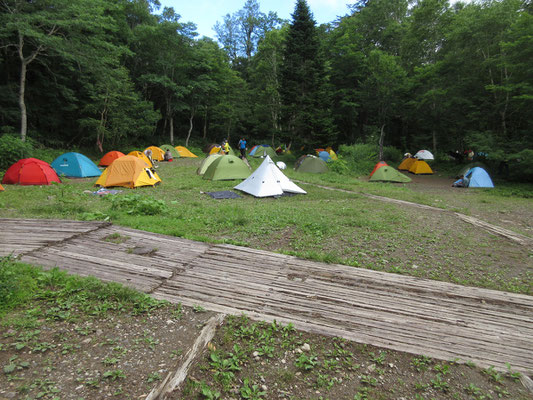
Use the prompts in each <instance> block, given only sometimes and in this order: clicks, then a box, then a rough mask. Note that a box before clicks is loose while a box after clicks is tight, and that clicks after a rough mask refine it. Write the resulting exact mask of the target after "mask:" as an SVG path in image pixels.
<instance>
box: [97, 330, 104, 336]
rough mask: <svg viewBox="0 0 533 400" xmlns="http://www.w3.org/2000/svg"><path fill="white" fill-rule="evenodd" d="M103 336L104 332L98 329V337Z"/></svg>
mask: <svg viewBox="0 0 533 400" xmlns="http://www.w3.org/2000/svg"><path fill="white" fill-rule="evenodd" d="M103 334H104V331H103V330H101V329H98V330H97V331H96V336H102V335H103Z"/></svg>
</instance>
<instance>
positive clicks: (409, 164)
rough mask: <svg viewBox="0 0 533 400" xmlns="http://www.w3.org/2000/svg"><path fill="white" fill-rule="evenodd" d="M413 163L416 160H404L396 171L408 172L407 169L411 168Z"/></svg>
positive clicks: (408, 158) (409, 158)
mask: <svg viewBox="0 0 533 400" xmlns="http://www.w3.org/2000/svg"><path fill="white" fill-rule="evenodd" d="M415 161H416V158H412V157H407V158H404V160H403V161H402V162H401V164H400V165H398V169H399V170H400V171H409V169H410V168H411V167H412V166H413V164H414V163H415Z"/></svg>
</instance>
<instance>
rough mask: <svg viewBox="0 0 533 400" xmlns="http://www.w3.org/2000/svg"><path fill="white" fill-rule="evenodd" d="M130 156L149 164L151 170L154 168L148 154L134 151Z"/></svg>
mask: <svg viewBox="0 0 533 400" xmlns="http://www.w3.org/2000/svg"><path fill="white" fill-rule="evenodd" d="M128 156H134V157H137V158H140V159H141V160H143V161H144V162H145V163H146V164H148V167H150V168H152V167H153V165H152V163H151V162H150V159H149V158H148V157H146V154H144V153H143V152H142V151H132V152H130V153H128Z"/></svg>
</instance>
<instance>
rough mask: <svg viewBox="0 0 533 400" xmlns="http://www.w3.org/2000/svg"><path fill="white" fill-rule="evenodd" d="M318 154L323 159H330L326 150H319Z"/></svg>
mask: <svg viewBox="0 0 533 400" xmlns="http://www.w3.org/2000/svg"><path fill="white" fill-rule="evenodd" d="M318 156H319V157H320V158H321V159H322V160H324V161H326V162H327V161H331V156H330V155H329V153H328V152H327V151H320V152H319V153H318Z"/></svg>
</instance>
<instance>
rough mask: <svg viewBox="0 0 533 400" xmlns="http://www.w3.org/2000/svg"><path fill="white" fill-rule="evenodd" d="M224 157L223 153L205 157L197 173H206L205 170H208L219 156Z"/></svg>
mask: <svg viewBox="0 0 533 400" xmlns="http://www.w3.org/2000/svg"><path fill="white" fill-rule="evenodd" d="M219 157H222V154H211V155H210V156H207V157H206V158H204V161H202V163H201V164H200V166H199V167H198V169H197V170H196V173H197V174H198V175H203V174H205V171H207V168H209V166H210V165H211V163H212V162H213V161H215V160H216V159H217V158H219Z"/></svg>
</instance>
